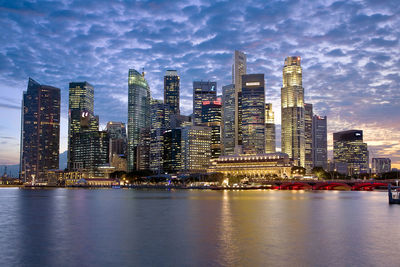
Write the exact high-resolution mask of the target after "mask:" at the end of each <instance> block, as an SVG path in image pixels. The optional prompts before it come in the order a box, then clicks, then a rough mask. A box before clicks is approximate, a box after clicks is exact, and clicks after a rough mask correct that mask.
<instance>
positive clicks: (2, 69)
mask: <svg viewBox="0 0 400 267" xmlns="http://www.w3.org/2000/svg"><path fill="white" fill-rule="evenodd" d="M399 6H400V5H399V2H398V0H392V1H390V0H388V1H385V0H379V1H372V0H360V1H350V0H349V1H329V0H320V1H309V0H304V1H301V0H300V1H298V0H295V1H290V0H289V1H268V0H259V1H258V0H255V1H243V0H240V1H207V0H204V1H203V0H195V1H167V0H165V1H123V0H120V1H111V0H85V1H74V0H58V1H18V0H9V1H6V0H0V40H1V42H0V164H17V163H18V162H19V141H20V125H21V114H20V108H21V100H22V94H23V91H24V90H26V87H27V83H28V78H29V77H32V78H33V79H35V80H36V81H38V82H40V83H42V84H46V85H51V86H55V87H58V88H60V89H61V97H62V99H61V102H62V107H61V139H60V152H63V151H65V150H66V149H67V123H68V84H69V82H72V81H75V82H77V81H88V82H89V83H91V84H92V85H93V86H94V87H95V113H96V114H97V115H99V116H100V122H101V125H102V127H104V126H105V125H106V123H107V121H123V122H126V121H127V95H128V70H129V69H130V68H133V69H136V70H138V71H141V70H142V69H143V68H144V70H145V72H146V79H147V80H148V82H149V85H150V88H151V93H152V97H153V98H157V99H163V76H164V73H165V71H166V70H167V69H176V70H177V71H178V73H179V75H180V76H181V113H183V114H187V115H189V114H191V112H192V90H193V87H192V82H193V81H194V80H213V81H216V82H217V84H218V90H219V92H221V88H222V86H224V85H227V84H230V83H231V76H232V74H231V70H232V67H231V65H232V55H233V53H234V50H241V51H243V52H245V53H246V54H247V73H264V75H265V82H266V101H267V102H271V103H273V109H274V112H275V122H276V124H277V126H278V127H277V128H278V129H280V123H281V117H280V90H281V86H282V67H283V63H284V59H285V57H287V56H300V57H301V58H302V62H301V64H302V68H303V87H304V90H305V101H306V102H308V103H312V104H313V105H314V113H315V114H318V115H322V116H324V115H326V116H328V147H329V149H330V150H331V149H332V145H333V144H332V133H333V132H336V131H341V130H349V129H360V130H364V141H365V142H367V143H368V148H369V151H370V158H372V157H390V158H391V159H392V163H393V164H392V166H393V167H397V168H400V49H399V48H400V47H399V32H400V16H399V15H398V14H399V13H400V7H399ZM278 136H280V133H278ZM278 145H280V142H278ZM330 154H331V153H330Z"/></svg>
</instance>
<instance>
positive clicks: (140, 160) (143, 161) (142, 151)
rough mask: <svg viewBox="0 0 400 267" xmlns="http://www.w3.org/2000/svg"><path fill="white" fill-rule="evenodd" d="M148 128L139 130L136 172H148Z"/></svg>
mask: <svg viewBox="0 0 400 267" xmlns="http://www.w3.org/2000/svg"><path fill="white" fill-rule="evenodd" d="M150 140H151V139H150V127H147V128H143V129H140V133H139V144H138V145H137V147H136V155H137V157H136V170H138V171H145V170H150Z"/></svg>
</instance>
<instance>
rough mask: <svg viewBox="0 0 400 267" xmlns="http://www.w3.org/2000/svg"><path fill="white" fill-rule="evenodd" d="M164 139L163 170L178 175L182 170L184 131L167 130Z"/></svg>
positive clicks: (178, 129) (179, 129)
mask: <svg viewBox="0 0 400 267" xmlns="http://www.w3.org/2000/svg"><path fill="white" fill-rule="evenodd" d="M163 138H164V153H163V169H164V171H165V172H167V173H177V172H178V171H181V170H182V158H181V156H182V153H181V152H182V147H181V146H182V129H181V128H176V129H170V130H166V131H165V132H164V135H163Z"/></svg>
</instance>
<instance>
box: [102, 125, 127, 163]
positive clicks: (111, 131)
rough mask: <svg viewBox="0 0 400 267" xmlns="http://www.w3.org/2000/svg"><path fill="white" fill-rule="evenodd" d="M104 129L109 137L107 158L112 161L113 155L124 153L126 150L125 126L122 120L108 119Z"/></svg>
mask: <svg viewBox="0 0 400 267" xmlns="http://www.w3.org/2000/svg"><path fill="white" fill-rule="evenodd" d="M106 131H107V133H108V136H109V138H110V145H109V146H110V150H109V159H110V162H111V161H112V157H113V155H124V154H125V152H126V127H125V123H123V122H115V121H109V122H108V123H107V126H106Z"/></svg>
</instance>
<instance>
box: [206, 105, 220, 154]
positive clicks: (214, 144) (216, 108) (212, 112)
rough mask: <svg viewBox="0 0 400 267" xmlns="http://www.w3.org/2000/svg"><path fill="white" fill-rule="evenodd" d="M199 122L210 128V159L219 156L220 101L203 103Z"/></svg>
mask: <svg viewBox="0 0 400 267" xmlns="http://www.w3.org/2000/svg"><path fill="white" fill-rule="evenodd" d="M201 114H202V117H201V122H202V124H203V125H204V126H208V127H210V128H211V158H219V156H221V101H220V99H218V100H217V101H203V104H202V111H201Z"/></svg>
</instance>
